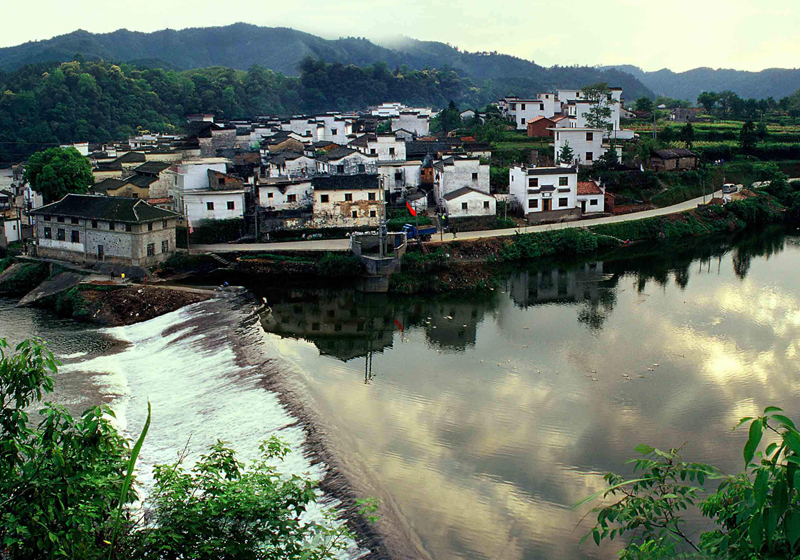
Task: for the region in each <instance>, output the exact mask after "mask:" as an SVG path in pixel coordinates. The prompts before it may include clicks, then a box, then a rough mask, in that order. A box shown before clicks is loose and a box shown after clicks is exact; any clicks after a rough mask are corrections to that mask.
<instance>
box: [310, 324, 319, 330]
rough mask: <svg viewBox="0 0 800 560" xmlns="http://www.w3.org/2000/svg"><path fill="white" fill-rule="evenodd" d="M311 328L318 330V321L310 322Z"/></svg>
mask: <svg viewBox="0 0 800 560" xmlns="http://www.w3.org/2000/svg"><path fill="white" fill-rule="evenodd" d="M311 330H312V331H318V330H319V323H311Z"/></svg>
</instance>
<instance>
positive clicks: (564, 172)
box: [0, 88, 691, 263]
mask: <svg viewBox="0 0 800 560" xmlns="http://www.w3.org/2000/svg"><path fill="white" fill-rule="evenodd" d="M621 102H622V90H621V89H620V88H611V89H610V97H609V107H610V109H611V118H610V120H609V123H610V126H609V127H608V129H600V128H591V127H589V126H587V120H586V115H587V112H588V111H589V109H590V106H591V103H590V101H589V100H587V99H585V97H584V94H583V92H582V91H580V90H574V89H573V90H558V91H557V92H554V93H543V94H539V95H538V96H537V97H535V98H530V99H524V98H519V97H505V98H503V99H501V100H499V102H498V104H497V106H498V109H499V111H500V113H501V114H502V115H503V116H505V117H506V118H507V119H508V122H509V123H513V124H514V126H515V127H516V128H517V129H518V130H526V131H527V134H528V135H529V136H534V137H546V138H551V139H552V147H553V158H552V160H553V161H555V162H557V163H556V165H552V164H551V165H550V166H549V167H548V166H537V165H530V164H516V165H512V166H511V167H510V169H509V192H508V194H507V195H502V194H501V195H499V194H497V193H493V192H492V189H491V188H490V163H489V162H490V160H491V156H492V152H491V148H490V146H489V145H488V144H485V143H480V142H477V141H476V140H475V139H474V138H472V137H468V136H453V135H452V134H451V135H448V134H444V133H442V132H438V133H436V134H433V133H431V120H432V118H433V117H434V116H435V115H436V112H435V111H434V110H432V109H430V108H425V107H407V106H405V105H403V104H401V103H395V102H392V103H384V104H382V105H380V106H376V107H370V108H368V109H367V110H365V111H363V112H360V113H340V112H329V113H323V114H313V115H297V116H292V117H288V118H286V117H284V118H279V117H273V116H262V117H257V118H254V119H247V120H228V121H217V120H216V119H215V117H214V115H210V114H199V115H189V116H188V117H187V124H186V130H187V133H186V134H184V135H170V134H150V133H146V132H144V133H140V134H138V135H137V136H135V137H132V138H129V139H128V140H127V141H126V142H119V143H109V144H103V145H90V144H88V143H79V144H74V145H73V147H75V148H76V149H77V150H78V151H79V152H80V153H81V154H82V155H84V156H85V157H87V158H88V159H89V161H90V162H91V166H92V172H93V175H94V179H95V182H94V184H93V185H92V187H91V190H90V193H89V194H88V195H86V196H85V197H84V198H85V200H86V202H85V203H80V202H78V201H77V199H76V198H75V197H74V196H73V197H68V199H66V200H64V201H60V202H58V203H56V205H55V206H54V205H52V204H51V205H49V206H48V207H43V206H42V201H41V197H39V196H38V195H37V194H36V193H35V192H33V191H32V190H31V189H30V188H29V186H28V185H26V184H25V183H24V181H23V179H22V172H23V166H22V165H19V166H16V167H14V168H13V169H12V170H11V171H12V175H11V176H10V177H8V179H9V180H10V185H8V186H7V187H6V188H4V189H2V190H0V215H2V217H3V220H4V222H3V226H4V227H3V228H0V230H1V231H0V242H2V243H10V242H13V241H16V240H19V239H25V238H27V237H30V236H32V235H33V234H34V232H35V234H36V237H37V238H38V239H39V241H38V246H39V247H40V248H41V249H42V250H44V251H48V252H50V253H52V254H54V255H55V254H56V252H57V253H58V255H59V256H60V257H62V258H66V257H65V255H69V254H70V251H71V254H72V256H73V257H74V258H75V259H78V260H109V259H121V260H126V261H128V262H141V263H151V262H156V261H158V260H160V259H161V257H159V255H162V254H167V255H168V254H170V253H171V252H172V251H174V250H175V246H176V232H175V227H176V226H177V225H182V226H185V227H188V228H189V229H190V230H191V229H193V228H197V227H199V226H201V225H203V224H208V223H210V222H213V221H217V220H240V221H241V222H242V224H243V225H244V224H246V226H244V227H243V229H242V236H243V237H245V236H249V237H250V238H252V237H253V236H256V237H260V238H263V237H268V236H269V234H270V233H271V232H275V231H279V230H287V229H304V230H307V229H313V228H331V227H337V228H374V227H376V226H378V225H379V223H380V222H381V220H382V219H385V218H386V216H385V212H384V210H385V207H386V205H387V204H389V205H394V206H396V207H403V206H405V205H406V204H408V205H409V206H411V207H412V208H413V209H415V210H416V211H420V212H423V213H424V212H429V213H436V214H439V215H444V216H448V217H449V218H466V217H491V216H495V215H496V213H497V209H498V201H504V202H506V203H507V205H506V208H508V207H509V206H510V207H511V208H512V209H513V210H514V213H515V215H517V216H523V217H525V218H527V220H528V221H529V222H548V221H550V222H552V221H558V220H564V219H577V218H580V217H582V216H584V215H591V214H600V213H603V212H606V211H607V210H608V208H609V206H610V204H611V203H613V197H612V196H611V195H610V193H606V192H605V188H604V187H603V186H602V185H599V184H598V183H597V182H595V181H578V171H579V168H580V167H581V166H591V165H592V164H593V163H594V162H595V161H597V159H598V158H599V157H601V156H602V155H603V154H604V153H605V152H606V150H608V149H609V147H610V145H612V144H610V143H611V142H612V140H613V144H618V142H617V141H618V140H619V141H622V140H628V139H631V138H632V137H633V133H632V131H630V130H625V129H623V128H621V127H620V116H621V113H622V112H623V111H624V109H622V107H621ZM475 117H477V118H483V115H480V114H477V113H476V112H475V111H472V110H467V111H463V112H462V113H461V118H462V119H465V120H466V119H471V118H475ZM566 144H569V146H570V148H571V149H572V152H573V154H574V160H573V161H570V162H559V161H558V154H559V153H560V152H561V150H562V148H563V147H564V145H566ZM617 149H618V150H619V148H618V147H617ZM675 152H676V153H674V154H672V153H671V154H662V156H663V157H664V159H663V160H662V159H658V162H659V165H660V167H661V168H662V169H670V168H673V167H674V168H683V167H685V166H686V165H689V164H690V163H691V162H690V161H689V158H690V155H689V154H686V153H680V154H679V153H677V151H675ZM659 158H660V156H659ZM540 160H545V161H546V160H549V157H546V156H545V157H542V158H541V159H540ZM654 165H655V163H654ZM0 179H3V177H0ZM2 187H3V185H2V184H0V188H2ZM114 199H116V200H114ZM122 200H125V201H127V202H125V203H123V202H121V201H122ZM78 207H85V208H87V209H91V211H92V212H95V213H96V215H94V216H92V215H88V214H86V212H84V211H81V212H77V210H76V209H77V208H78ZM123 207H124V208H125V209H124V210H123V209H122V208H123ZM146 208H148V209H147V210H146ZM149 208H153V209H156V210H157V212H151V211H150V210H149ZM69 211H73V214H69V213H68V212H69ZM117 215H119V216H123V215H124V219H123V218H119V219H117V218H115V216H117ZM54 219H55V220H56V222H55V223H49V224H48V223H46V222H52V220H54ZM60 220H63V221H60ZM58 224H65V225H64V226H63V227H62V226H59V225H58ZM95 224H97V225H95ZM159 224H162V225H163V224H166V225H165V226H163V228H160V229H169V230H171V233H168V234H161V236H162V237H163V236H166V238H167V239H161V238H160V237H159V238H158V239H156V238H155V236H153V235H152V233H153V231H154V228H155V230H158V229H159V228H158V225H159ZM72 226H77V227H72ZM100 231H103V232H104V234H103V235H105V236H106V239H105V241H104V242H100V241H98V239H99V238H100V237H101V236H100V233H99V232H100ZM108 236H111V237H114V238H115V239H114V240H113V241H111V240H109V239H108ZM150 238H152V239H150ZM165 241H166V242H165ZM119 247H123V248H124V249H123V250H119ZM120 251H121V252H120Z"/></svg>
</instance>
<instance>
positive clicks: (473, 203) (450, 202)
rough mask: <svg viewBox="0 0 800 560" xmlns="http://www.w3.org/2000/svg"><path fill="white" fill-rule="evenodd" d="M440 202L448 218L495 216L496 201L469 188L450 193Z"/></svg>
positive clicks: (483, 193)
mask: <svg viewBox="0 0 800 560" xmlns="http://www.w3.org/2000/svg"><path fill="white" fill-rule="evenodd" d="M442 201H443V204H444V207H445V211H446V212H447V215H448V216H449V217H450V218H466V217H472V216H494V215H495V214H497V200H495V198H494V197H493V196H492V195H490V194H487V193H485V192H481V191H478V190H475V189H473V188H470V187H461V188H460V189H456V190H454V191H451V192H449V193H447V194H446V195H444V196H443V197H442Z"/></svg>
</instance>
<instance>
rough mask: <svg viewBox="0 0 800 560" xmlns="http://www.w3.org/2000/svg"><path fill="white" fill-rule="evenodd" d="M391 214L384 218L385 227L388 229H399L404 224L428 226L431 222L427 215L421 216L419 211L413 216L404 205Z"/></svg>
mask: <svg viewBox="0 0 800 560" xmlns="http://www.w3.org/2000/svg"><path fill="white" fill-rule="evenodd" d="M391 216H392V217H391V218H390V219H388V220H386V227H387V228H388V229H389V231H401V230H402V229H403V226H404V225H406V224H412V225H414V224H419V225H420V226H428V225H430V224H432V223H433V220H431V219H430V218H429V217H428V216H423V215H422V214H421V213H420V215H418V216H417V217H416V218H415V217H414V216H412V215H411V213H410V212H409V211H408V209H406V208H405V207H403V208H399V209H396V210H394V211H393V212H392V213H391Z"/></svg>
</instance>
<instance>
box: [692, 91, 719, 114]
mask: <svg viewBox="0 0 800 560" xmlns="http://www.w3.org/2000/svg"><path fill="white" fill-rule="evenodd" d="M717 101H719V95H717V94H716V93H714V92H713V91H704V92H703V93H701V94H700V95H699V96H698V97H697V103H699V104H700V105H702V106H703V109H705V110H706V113H709V114H713V113H714V109H715V108H716V105H717Z"/></svg>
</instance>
